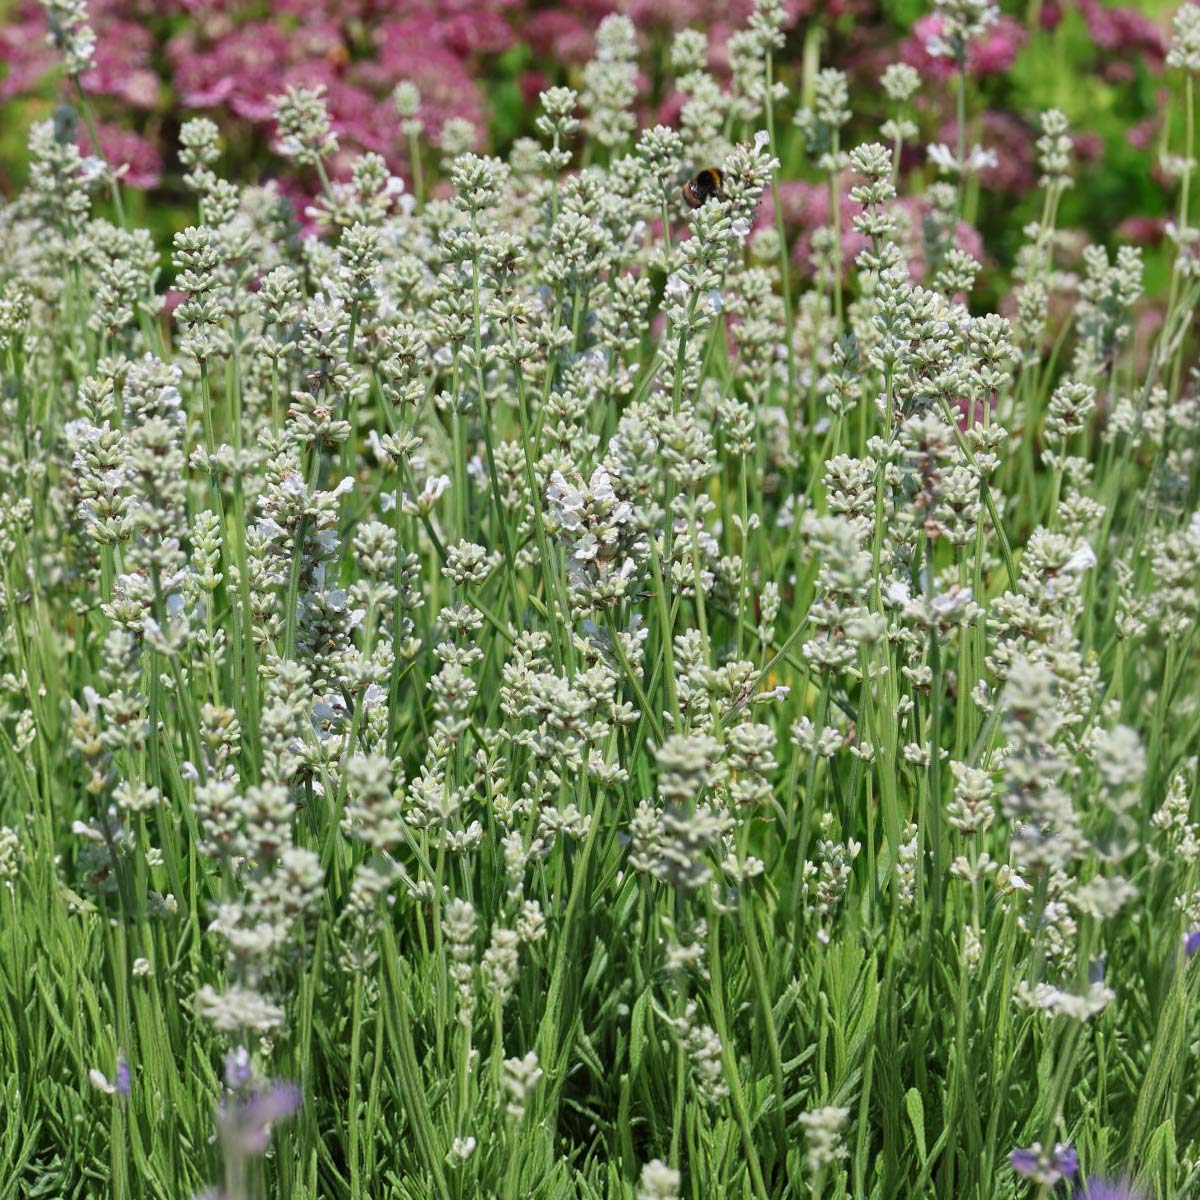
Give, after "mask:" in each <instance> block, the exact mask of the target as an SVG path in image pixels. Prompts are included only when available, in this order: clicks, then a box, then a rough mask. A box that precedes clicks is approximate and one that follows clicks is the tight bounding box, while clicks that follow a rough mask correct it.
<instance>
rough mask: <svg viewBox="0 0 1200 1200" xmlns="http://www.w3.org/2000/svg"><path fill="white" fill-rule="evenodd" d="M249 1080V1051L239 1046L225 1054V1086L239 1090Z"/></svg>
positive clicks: (235, 1090)
mask: <svg viewBox="0 0 1200 1200" xmlns="http://www.w3.org/2000/svg"><path fill="white" fill-rule="evenodd" d="M249 1082H250V1052H249V1051H248V1050H247V1049H246V1047H245V1046H239V1047H238V1048H237V1049H236V1050H231V1051H230V1052H229V1053H228V1054H227V1055H225V1086H226V1087H227V1088H228V1089H229V1090H230V1091H231V1092H240V1091H241V1090H242V1088H244V1087H245V1086H246V1084H248V1083H249Z"/></svg>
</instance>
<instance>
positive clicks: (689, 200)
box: [683, 167, 725, 208]
mask: <svg viewBox="0 0 1200 1200" xmlns="http://www.w3.org/2000/svg"><path fill="white" fill-rule="evenodd" d="M724 182H725V178H724V176H723V175H722V174H721V172H720V171H718V170H717V168H716V167H705V168H704V170H703V171H701V172H700V173H699V174H698V175H696V177H695V178H694V179H689V180H688V181H687V183H685V184H684V185H683V199H684V202H685V203H686V204H687V206H688V208H699V207H700V206H701V205H702V204H704V203H705V202H706V201H708V200H711V199H712V198H713V196H716V197H717V198H718V199H719V198H720V196H721V187H722V185H723V184H724Z"/></svg>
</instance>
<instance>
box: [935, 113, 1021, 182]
mask: <svg viewBox="0 0 1200 1200" xmlns="http://www.w3.org/2000/svg"><path fill="white" fill-rule="evenodd" d="M980 125H981V130H980V138H979V140H980V142H981V143H982V145H983V147H984V149H985V150H994V151H995V152H996V165H995V166H994V167H987V168H986V169H985V170H984V171H983V172H982V173H981V174H980V179H981V180H982V182H983V185H984V187H986V188H988V189H989V190H990V191H994V192H1004V193H1005V194H1007V195H1012V196H1020V195H1023V194H1024V193H1025V192H1027V191H1029V190H1030V188H1032V187H1033V185H1034V179H1035V176H1034V154H1033V139H1032V136H1031V135H1030V132H1029V130H1028V129H1027V128H1026V126H1025V124H1024V123H1023V122H1022V121H1020V120H1018V119H1017V118H1016V117H1014V116H1013V115H1012V113H1007V112H1000V111H998V110H996V109H988V110H987V111H986V112H985V113H984V114H983V116H982V117H981V118H980ZM956 132H957V131H956V128H955V124H954V122H953V121H948V122H947V123H946V124H945V125H943V126H942V129H941V132H940V133H939V135H938V136H939V139H940V140H941V141H943V142H945V143H946V144H947V145H953V144H954V138H955V136H956Z"/></svg>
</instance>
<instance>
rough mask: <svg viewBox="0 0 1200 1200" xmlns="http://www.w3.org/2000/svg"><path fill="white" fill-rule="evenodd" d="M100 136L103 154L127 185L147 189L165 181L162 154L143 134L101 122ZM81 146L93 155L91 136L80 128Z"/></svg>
mask: <svg viewBox="0 0 1200 1200" xmlns="http://www.w3.org/2000/svg"><path fill="white" fill-rule="evenodd" d="M96 133H97V134H98V135H99V138H100V154H101V157H102V158H103V159H104V161H105V162H107V163H108V165H109V166H110V167H111V168H112V169H113V170H121V169H122V168H124V172H123V174H122V175H121V181H122V183H124V184H125V185H126V186H127V187H131V188H137V189H139V190H142V191H144V190H148V189H150V188H155V187H158V185H159V184H160V183H161V182H162V165H163V164H162V155H161V154H159V152H158V150H157V149H156V148H155V147H154V146H153V145H152V144H151V143H150V142H148V141H146V139H145V138H144V137H142V136H141V134H138V133H134V132H133V130H131V129H122V128H121V127H120V126H119V125H110V124H108V123H107V122H103V121H102V122H100V123H99V124H98V125H97V127H96ZM77 140H78V145H79V149H80V151H81V152H82V153H84V154H94V153H95V152H96V150H95V147H93V145H92V142H91V138H90V137H89V136H88V134H87V132H86V131H80V134H79V137H78V139H77Z"/></svg>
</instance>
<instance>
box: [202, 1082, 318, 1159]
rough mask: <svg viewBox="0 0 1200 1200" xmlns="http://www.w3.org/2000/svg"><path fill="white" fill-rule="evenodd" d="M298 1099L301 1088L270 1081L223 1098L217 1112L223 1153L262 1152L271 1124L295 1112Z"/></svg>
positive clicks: (244, 1154)
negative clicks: (261, 1086)
mask: <svg viewBox="0 0 1200 1200" xmlns="http://www.w3.org/2000/svg"><path fill="white" fill-rule="evenodd" d="M300 1103H301V1093H300V1089H299V1088H298V1087H297V1086H296V1085H295V1084H291V1083H271V1084H268V1085H267V1086H266V1087H265V1088H262V1089H255V1090H253V1091H250V1092H248V1093H247V1094H246V1095H244V1096H234V1097H231V1098H230V1099H228V1100H226V1101H225V1102H224V1103H223V1104H222V1105H221V1109H220V1111H219V1112H218V1113H217V1128H218V1130H219V1132H220V1135H221V1144H222V1146H223V1148H224V1150H225V1153H226V1154H227V1155H229V1156H230V1157H233V1158H249V1157H253V1156H255V1155H259V1154H263V1153H265V1151H266V1149H267V1146H268V1145H269V1144H270V1141H271V1127H272V1126H273V1125H274V1124H276V1123H277V1122H279V1121H284V1120H286V1119H287V1118H288V1117H290V1116H292V1115H294V1114H295V1113H296V1112H298V1111H299V1109H300Z"/></svg>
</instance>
